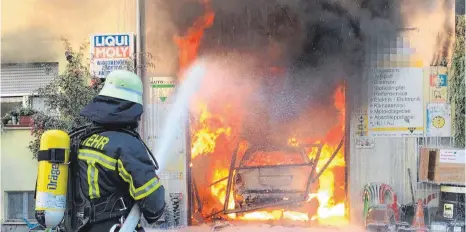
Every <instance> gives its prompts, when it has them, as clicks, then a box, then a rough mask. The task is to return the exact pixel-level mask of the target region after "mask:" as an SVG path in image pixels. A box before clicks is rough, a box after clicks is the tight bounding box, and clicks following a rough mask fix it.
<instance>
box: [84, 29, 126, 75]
mask: <svg viewBox="0 0 466 232" xmlns="http://www.w3.org/2000/svg"><path fill="white" fill-rule="evenodd" d="M90 52H91V65H90V71H91V74H93V75H94V76H96V77H99V78H105V77H106V76H107V75H108V74H109V73H110V72H111V71H113V70H119V69H127V67H128V65H129V63H130V59H131V57H132V55H133V54H134V35H133V34H132V33H123V34H96V35H91V51H90Z"/></svg>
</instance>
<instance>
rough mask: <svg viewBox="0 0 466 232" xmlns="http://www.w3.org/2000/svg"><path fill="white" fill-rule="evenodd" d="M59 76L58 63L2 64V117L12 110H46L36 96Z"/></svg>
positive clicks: (41, 100)
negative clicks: (21, 108) (20, 108)
mask: <svg viewBox="0 0 466 232" xmlns="http://www.w3.org/2000/svg"><path fill="white" fill-rule="evenodd" d="M57 75H58V63H56V62H54V63H15V64H2V65H1V69H0V76H1V77H2V78H1V81H0V82H1V83H0V96H1V99H0V100H1V101H0V103H1V111H0V112H1V114H2V115H1V117H3V116H4V115H5V114H6V113H8V112H11V110H13V109H16V108H19V107H21V106H23V107H32V108H33V109H35V110H45V109H44V101H43V99H39V98H37V97H36V96H34V94H36V93H35V92H36V90H37V89H38V88H40V87H44V86H46V85H47V84H48V83H50V82H51V81H52V80H53V78H54V77H55V76H57Z"/></svg>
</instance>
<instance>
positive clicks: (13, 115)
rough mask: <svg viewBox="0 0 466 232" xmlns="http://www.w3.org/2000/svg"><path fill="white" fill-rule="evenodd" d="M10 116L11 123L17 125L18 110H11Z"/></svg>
mask: <svg viewBox="0 0 466 232" xmlns="http://www.w3.org/2000/svg"><path fill="white" fill-rule="evenodd" d="M10 115H11V123H12V124H13V125H17V124H18V115H19V110H12V111H11V112H10Z"/></svg>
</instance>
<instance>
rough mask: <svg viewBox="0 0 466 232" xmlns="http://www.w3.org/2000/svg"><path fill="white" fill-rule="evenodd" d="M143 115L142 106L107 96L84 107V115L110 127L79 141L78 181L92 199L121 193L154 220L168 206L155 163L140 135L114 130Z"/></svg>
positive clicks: (131, 122) (149, 219)
mask: <svg viewBox="0 0 466 232" xmlns="http://www.w3.org/2000/svg"><path fill="white" fill-rule="evenodd" d="M141 114H142V106H141V105H139V104H135V103H131V102H127V101H123V100H119V99H115V98H111V97H105V96H98V97H96V98H95V99H94V100H93V102H92V103H91V104H89V105H88V106H86V107H85V108H84V110H83V111H82V112H81V115H82V116H86V117H88V118H90V119H91V120H92V121H93V122H94V123H96V124H99V125H103V126H105V127H106V128H109V129H108V130H107V131H103V132H100V133H97V134H93V135H90V136H87V138H85V139H83V140H82V141H81V142H80V146H79V150H78V163H79V176H80V177H79V181H80V186H81V189H82V192H83V193H84V195H85V196H86V198H88V199H90V200H91V201H98V200H99V199H106V198H109V197H110V196H111V195H112V194H113V193H115V192H122V193H123V196H125V197H126V198H129V199H131V200H132V201H131V202H136V203H137V204H139V207H140V208H141V211H142V212H143V215H144V217H145V218H146V220H147V221H148V222H149V223H153V222H154V221H155V220H157V219H158V218H159V217H160V216H161V214H162V212H163V210H164V207H165V189H164V187H163V186H162V185H161V183H160V180H159V178H158V176H157V175H156V168H155V165H154V163H153V162H152V160H151V159H150V157H149V155H148V152H147V150H146V147H145V146H144V144H143V143H142V141H141V140H139V138H137V137H135V136H133V135H131V134H129V133H125V132H121V131H118V130H116V129H115V130H112V129H111V128H119V127H127V126H131V125H132V126H134V125H137V120H138V119H139V117H140V115H141ZM106 116H107V117H106ZM128 208H131V205H129V206H128Z"/></svg>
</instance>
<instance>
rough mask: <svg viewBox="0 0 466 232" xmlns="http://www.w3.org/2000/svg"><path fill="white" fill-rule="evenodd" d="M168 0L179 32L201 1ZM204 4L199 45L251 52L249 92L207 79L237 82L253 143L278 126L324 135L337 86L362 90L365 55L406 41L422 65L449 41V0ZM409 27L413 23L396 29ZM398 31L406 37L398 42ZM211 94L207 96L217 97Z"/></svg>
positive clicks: (358, 93) (224, 0) (442, 52)
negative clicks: (207, 22) (207, 16)
mask: <svg viewBox="0 0 466 232" xmlns="http://www.w3.org/2000/svg"><path fill="white" fill-rule="evenodd" d="M171 2H177V3H167V4H168V5H169V8H170V9H171V10H172V11H173V12H176V13H173V14H172V17H173V21H174V22H175V25H176V27H177V29H178V33H179V34H181V35H183V34H185V33H186V31H187V28H189V27H191V26H192V22H193V21H194V19H196V18H197V17H198V16H200V15H202V14H203V13H204V9H205V6H204V5H203V4H201V3H197V2H195V1H188V0H184V1H171ZM188 3H189V4H188ZM207 4H209V3H207ZM210 5H211V7H212V8H213V10H214V12H215V21H214V25H213V26H212V27H211V28H209V29H207V30H206V31H205V32H204V38H203V41H202V43H201V48H200V53H201V54H217V55H218V56H219V58H218V59H226V58H222V57H221V54H224V53H232V52H235V53H237V54H238V55H239V56H245V57H248V59H249V60H250V59H253V60H254V64H255V66H254V67H253V68H250V69H249V72H248V73H247V74H245V76H247V77H248V78H242V81H243V82H245V83H248V82H254V85H255V86H256V88H255V89H254V90H253V91H250V93H249V92H245V91H244V90H243V89H240V88H236V87H235V86H231V85H226V84H225V83H226V82H222V83H218V85H216V86H211V87H212V88H217V89H219V90H221V89H223V90H224V89H232V88H233V89H235V90H234V91H235V92H236V93H237V94H238V96H237V97H236V98H237V99H241V100H242V101H243V103H244V104H243V105H242V107H244V108H246V112H245V115H243V116H244V120H245V121H244V124H243V132H242V133H243V136H245V137H246V138H248V140H250V139H251V138H254V139H256V140H264V141H260V142H259V143H262V142H266V141H267V140H268V138H265V137H266V136H264V135H270V134H273V133H277V131H279V132H280V133H281V132H283V133H285V134H286V133H288V132H289V131H291V130H294V131H299V130H304V131H307V133H311V134H312V135H314V136H324V134H325V133H326V132H328V131H329V129H330V128H331V127H332V125H334V124H335V123H336V122H337V120H338V113H337V111H336V109H335V108H332V107H333V103H334V99H333V94H334V92H335V89H336V87H337V86H339V85H341V84H342V83H343V82H345V83H346V84H347V86H349V89H348V91H347V94H348V96H349V97H352V99H351V102H355V101H356V100H357V99H363V98H367V97H364V96H363V94H364V93H366V91H367V83H366V81H367V80H365V79H364V78H363V76H364V68H365V65H368V64H370V63H371V62H373V61H376V60H370V59H375V58H377V56H381V55H388V53H393V52H392V51H393V50H398V49H400V48H401V46H409V47H410V48H414V50H415V51H416V56H418V59H423V60H424V65H427V64H438V63H439V62H440V60H442V59H443V58H447V59H448V57H449V51H450V50H451V49H450V47H451V46H452V39H451V38H452V36H451V32H452V31H453V28H452V27H451V26H452V25H454V24H453V23H451V20H452V19H453V17H450V15H453V10H454V7H453V4H452V0H446V1H435V0H403V1H394V0H319V1H310V0H300V1H292V0H277V1H265V0H262V1H248V0H237V1H230V0H212V2H211V3H210ZM432 25H433V26H432ZM408 27H412V28H415V30H411V31H409V33H407V32H405V31H406V30H402V29H403V28H408ZM413 31H414V32H413ZM413 33H414V34H413ZM416 33H417V34H416ZM399 36H403V37H405V36H407V37H409V40H408V41H407V42H406V43H405V44H402V45H400V44H397V40H399V39H398V37H399ZM405 41H406V39H405ZM403 43H404V42H403ZM369 54H372V55H374V54H375V55H376V56H374V57H369V56H368V55H369ZM251 57H252V58H251ZM241 62H242V61H241V59H239V63H241ZM237 65H238V64H237V63H235V66H237ZM229 68H231V67H229ZM274 68H278V70H281V71H273V70H277V69H274ZM223 71H225V70H223ZM225 72H226V71H225ZM225 75H226V74H219V76H225ZM228 76H231V75H229V74H228ZM243 77H244V76H243ZM233 78H234V77H233ZM217 98H218V95H216V96H214V97H211V98H209V99H207V100H208V101H210V102H215V104H222V102H220V101H217ZM347 107H351V106H347ZM332 110H333V112H332ZM347 110H349V111H351V110H353V109H352V108H349V109H347ZM303 113H305V114H303ZM303 115H305V117H307V120H304V119H302V117H303ZM284 122H285V123H284ZM294 122H300V123H298V124H297V127H296V128H290V129H289V131H288V132H287V131H286V129H283V128H282V125H283V124H286V125H287V127H290V125H293V124H294ZM309 128H313V129H312V130H311V129H309ZM284 136H288V135H284Z"/></svg>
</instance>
